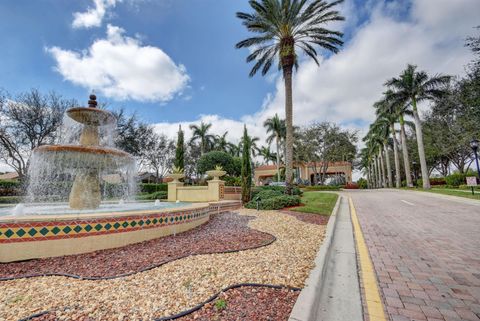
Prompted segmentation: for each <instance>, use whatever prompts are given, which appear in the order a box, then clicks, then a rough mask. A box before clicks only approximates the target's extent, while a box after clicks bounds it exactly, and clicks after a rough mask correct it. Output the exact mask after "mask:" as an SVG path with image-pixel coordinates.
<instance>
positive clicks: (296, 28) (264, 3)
mask: <svg viewBox="0 0 480 321" xmlns="http://www.w3.org/2000/svg"><path fill="white" fill-rule="evenodd" d="M342 1H343V0H337V1H333V2H331V3H327V2H326V1H323V0H312V1H306V0H250V2H249V3H250V6H251V7H252V9H253V13H244V12H238V13H237V17H238V18H239V19H241V20H242V22H243V25H244V26H245V27H246V28H247V30H248V31H250V32H253V33H255V34H256V35H257V36H255V37H252V38H248V39H245V40H243V41H240V42H239V43H237V45H236V47H237V48H246V47H253V48H254V50H253V52H252V53H251V54H250V55H249V56H248V57H247V62H252V61H255V64H254V66H253V68H252V70H251V71H250V76H251V77H252V76H254V75H255V74H256V73H257V71H258V70H260V69H262V75H265V74H267V72H268V71H269V70H270V67H271V66H272V65H273V64H274V62H275V60H276V59H277V60H278V66H279V69H281V70H282V72H283V79H284V82H285V116H286V128H287V133H286V147H287V148H286V155H285V166H286V182H287V184H288V189H290V188H291V186H290V185H291V183H292V178H293V144H294V142H293V114H292V110H293V99H292V75H293V67H294V66H295V67H298V57H299V55H298V53H297V52H296V50H297V49H300V50H301V51H302V52H303V53H304V54H305V55H307V56H308V57H310V58H312V59H313V60H314V61H315V62H316V63H317V65H318V60H317V51H316V49H315V48H314V46H319V47H320V48H322V49H325V50H328V51H331V52H333V53H336V52H338V50H339V49H338V47H339V46H341V45H342V44H343V42H342V40H341V37H342V36H343V34H342V33H341V32H339V31H332V30H328V29H326V28H325V27H324V26H325V25H326V24H328V23H329V22H334V21H340V20H344V18H343V17H342V16H340V14H339V12H338V11H336V10H334V9H333V8H334V7H335V6H337V5H338V4H340V3H341V2H342Z"/></svg>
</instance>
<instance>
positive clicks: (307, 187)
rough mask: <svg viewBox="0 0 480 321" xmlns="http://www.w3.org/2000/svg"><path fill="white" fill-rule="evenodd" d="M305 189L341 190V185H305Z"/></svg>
mask: <svg viewBox="0 0 480 321" xmlns="http://www.w3.org/2000/svg"><path fill="white" fill-rule="evenodd" d="M304 190H305V191H339V190H340V186H333V185H332V186H330V185H315V186H305V187H304Z"/></svg>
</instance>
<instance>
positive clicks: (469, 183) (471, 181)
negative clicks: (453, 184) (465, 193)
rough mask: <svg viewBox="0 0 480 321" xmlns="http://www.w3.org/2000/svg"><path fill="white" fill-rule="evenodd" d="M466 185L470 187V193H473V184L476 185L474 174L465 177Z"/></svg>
mask: <svg viewBox="0 0 480 321" xmlns="http://www.w3.org/2000/svg"><path fill="white" fill-rule="evenodd" d="M467 186H470V187H471V188H472V195H475V186H477V178H476V177H475V176H470V177H467Z"/></svg>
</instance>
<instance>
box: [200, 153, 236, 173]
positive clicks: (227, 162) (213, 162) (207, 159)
mask: <svg viewBox="0 0 480 321" xmlns="http://www.w3.org/2000/svg"><path fill="white" fill-rule="evenodd" d="M216 166H222V168H223V170H224V171H226V172H227V174H229V175H235V174H236V169H235V162H234V160H233V157H232V155H230V154H228V153H225V152H221V151H211V152H208V153H205V154H203V155H202V156H200V159H199V160H198V166H197V169H198V172H199V173H200V174H204V173H205V172H206V171H209V170H212V169H215V167H216Z"/></svg>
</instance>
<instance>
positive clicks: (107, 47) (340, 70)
mask: <svg viewBox="0 0 480 321" xmlns="http://www.w3.org/2000/svg"><path fill="white" fill-rule="evenodd" d="M339 9H340V10H341V11H342V14H343V15H344V16H345V17H346V21H345V22H344V23H338V24H335V25H333V26H330V27H331V28H333V29H339V30H342V31H344V32H345V38H344V40H345V45H344V47H343V49H342V51H341V52H340V53H339V54H338V55H325V53H323V52H322V55H323V56H322V57H321V58H320V59H321V65H320V67H317V66H316V65H315V64H314V63H313V62H312V61H309V60H302V63H301V64H300V69H299V70H298V72H297V73H296V75H295V78H294V123H295V124H297V125H305V124H308V123H310V122H312V121H333V122H337V123H340V124H341V125H342V126H344V127H347V128H351V129H355V130H358V131H359V132H360V135H362V133H364V132H365V130H366V128H367V127H368V124H369V123H370V121H371V120H372V119H373V117H374V115H373V108H372V107H371V106H372V104H373V102H374V101H375V100H377V99H378V98H379V96H380V95H381V93H382V91H383V90H384V88H383V86H382V84H383V83H384V82H385V80H386V79H387V78H390V77H393V76H396V75H398V74H399V73H400V71H401V70H402V69H403V68H404V67H405V66H406V64H407V63H414V64H417V65H419V68H420V69H423V70H426V71H428V72H430V73H447V74H452V75H459V76H461V75H462V74H464V66H465V64H466V63H468V61H470V60H471V58H472V56H471V53H470V52H469V51H468V50H467V49H466V48H465V47H464V46H463V44H464V40H465V37H466V36H468V35H472V34H475V30H474V29H473V27H474V26H476V25H478V24H479V20H478V18H479V15H478V12H480V1H478V0H455V1H451V0H411V1H406V0H346V1H345V2H344V4H343V5H342V6H341V7H340V8H339ZM237 11H250V9H249V7H248V1H246V0H155V1H154V0H78V1H60V0H38V1H27V0H4V1H1V2H0V37H1V39H2V50H0V61H1V65H0V66H1V74H0V75H1V76H0V87H2V88H4V89H6V90H8V91H9V92H10V93H12V94H15V93H18V92H21V91H25V90H28V89H29V88H38V89H40V90H41V91H43V92H48V91H49V90H55V91H56V92H58V93H60V94H62V95H63V96H65V97H67V98H76V99H77V100H78V101H80V102H82V103H86V100H87V96H88V94H89V92H90V90H91V89H94V90H95V91H96V93H97V96H98V99H99V101H101V102H108V103H109V106H110V108H112V109H115V108H119V107H125V108H126V109H127V110H128V111H129V112H132V113H133V112H136V113H137V114H138V115H139V117H140V118H141V119H143V120H144V121H146V122H149V123H152V124H154V125H155V126H156V128H157V130H158V132H160V133H165V134H167V135H169V136H174V135H175V132H176V130H177V128H178V125H179V124H182V125H183V126H184V128H186V127H188V124H189V123H191V122H199V121H202V120H203V121H209V122H212V123H213V126H212V131H213V132H214V133H215V134H222V133H223V132H225V131H229V135H228V137H229V139H231V140H236V139H238V138H239V137H240V135H241V129H242V127H243V124H244V123H245V124H247V127H248V128H249V130H250V131H251V132H252V133H253V134H254V135H256V136H259V137H260V138H265V132H264V130H263V128H262V123H263V121H264V120H265V119H266V118H268V117H271V116H272V115H274V114H275V113H278V114H279V115H280V116H283V114H284V111H283V109H284V97H283V83H282V78H281V76H280V75H279V74H278V73H276V72H272V73H270V74H269V75H268V76H267V77H260V76H255V77H254V78H249V77H248V73H249V71H250V68H251V65H247V64H246V63H245V57H246V56H247V54H248V50H236V49H235V48H234V45H235V43H236V42H238V41H240V40H242V39H244V38H246V37H248V36H249V35H248V33H247V32H246V30H245V29H244V27H243V26H242V25H241V24H240V21H239V20H238V19H237V18H236V17H235V12H237ZM424 108H428V106H425V107H424ZM188 135H189V133H188V132H187V138H188Z"/></svg>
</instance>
